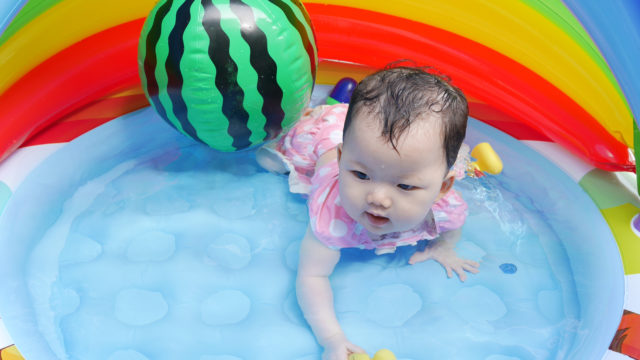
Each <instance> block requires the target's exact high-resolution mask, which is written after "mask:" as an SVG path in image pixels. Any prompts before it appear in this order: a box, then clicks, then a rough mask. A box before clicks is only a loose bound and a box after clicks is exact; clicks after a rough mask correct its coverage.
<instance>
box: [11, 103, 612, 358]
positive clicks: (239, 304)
mask: <svg viewBox="0 0 640 360" xmlns="http://www.w3.org/2000/svg"><path fill="white" fill-rule="evenodd" d="M478 131H479V130H478V128H476V127H474V125H473V124H472V126H471V129H470V132H471V135H470V136H471V137H473V133H474V132H475V133H478ZM142 134H154V137H153V138H152V139H149V138H147V137H144V136H142ZM478 136H480V135H476V137H478ZM480 137H481V136H480ZM472 145H473V144H472ZM62 151H63V152H66V153H62V154H56V155H55V156H54V157H52V158H50V159H49V160H47V161H46V162H45V164H43V165H42V166H41V167H40V169H39V170H38V171H39V172H38V173H36V174H35V175H34V176H32V177H31V178H30V179H28V180H27V181H26V182H25V184H24V185H23V186H22V187H21V188H20V190H19V191H20V193H19V194H18V193H16V195H15V197H14V198H15V199H17V201H20V204H21V208H20V210H19V211H18V210H14V211H7V213H8V215H7V216H5V217H3V221H4V222H2V223H0V225H3V224H4V229H5V230H7V229H8V230H9V231H11V234H12V238H13V239H12V240H13V241H20V242H24V243H25V244H29V245H28V246H27V247H26V248H25V249H24V250H23V251H24V253H21V254H22V255H23V256H24V259H25V262H24V266H23V267H22V268H21V270H19V271H16V272H15V273H14V274H13V275H14V279H15V280H14V281H15V283H16V284H18V285H16V287H19V284H26V290H24V292H23V294H22V295H16V297H17V300H16V301H15V303H16V304H15V306H16V307H26V308H28V309H29V310H23V312H24V313H25V315H24V316H25V317H28V318H29V319H30V320H29V321H30V322H31V324H32V325H33V327H34V328H37V329H38V333H39V335H40V338H39V339H31V338H34V336H31V338H30V339H26V337H25V338H22V336H21V335H17V337H16V336H15V335H14V338H16V342H17V343H18V345H19V347H20V349H21V350H22V351H23V353H25V355H27V354H28V353H29V351H30V350H29V349H28V347H29V346H31V345H30V344H25V345H24V346H21V345H20V342H19V341H18V339H19V338H20V340H23V341H25V342H26V341H33V342H34V344H33V345H32V346H33V349H37V350H31V351H33V352H32V353H33V354H36V353H37V354H38V356H37V357H34V358H38V359H46V358H60V359H109V360H115V359H119V360H143V359H179V358H183V359H200V360H238V359H247V360H249V359H319V357H320V348H319V347H318V345H317V344H316V343H315V340H314V338H313V336H312V334H311V332H310V329H309V328H308V326H307V325H306V323H305V321H304V319H303V318H302V315H301V312H300V310H299V308H298V305H297V302H296V300H295V294H294V278H295V271H296V267H297V257H298V255H297V252H298V247H299V242H300V239H301V237H302V235H303V233H304V231H305V229H306V223H307V214H306V206H305V203H304V200H303V199H301V198H300V197H298V196H295V195H292V194H290V193H288V191H287V184H286V179H285V178H284V177H282V176H276V175H273V174H269V173H266V172H264V171H263V170H261V169H260V168H259V167H258V166H257V165H256V163H255V158H254V154H253V152H251V151H248V152H244V153H232V154H221V153H218V152H215V151H211V150H210V149H208V148H206V147H203V146H201V145H199V144H195V143H193V142H192V141H190V140H188V139H186V138H184V137H182V136H181V135H179V134H177V133H175V131H174V130H172V129H171V128H169V127H168V126H167V125H165V124H164V123H162V122H161V121H160V120H158V118H157V117H156V116H155V115H154V114H153V112H152V111H151V110H149V109H147V110H143V111H140V112H137V113H134V114H131V115H129V116H126V117H124V118H121V119H118V120H115V121H113V122H111V123H109V124H107V125H105V126H103V127H101V128H99V129H97V130H96V131H94V132H92V133H89V134H87V135H85V136H84V137H83V138H81V139H79V140H78V141H74V142H72V143H71V144H69V145H67V146H66V147H65V148H63V150H62ZM501 151H505V150H501ZM511 152H513V153H514V154H515V155H508V156H506V157H505V160H506V161H510V160H509V159H510V157H511V156H515V158H517V150H511ZM521 160H522V159H520V161H521ZM89 164H90V165H89ZM506 166H507V169H508V167H509V163H506ZM54 170H55V172H54ZM43 174H50V176H46V177H43V176H42V175H43ZM53 174H61V175H59V176H56V175H53ZM535 175H537V174H528V173H527V172H526V171H524V172H522V171H518V172H513V173H510V172H509V170H505V174H504V175H500V176H497V177H487V178H482V179H465V180H463V181H461V182H459V183H457V184H456V189H458V190H459V191H460V192H461V193H462V195H463V197H464V198H465V199H466V200H467V202H468V203H469V209H470V210H469V217H468V220H467V222H466V224H465V226H464V228H463V236H462V240H461V241H460V243H459V244H458V246H457V250H458V252H459V253H460V254H461V255H462V256H464V257H468V258H471V259H474V260H477V261H481V267H480V273H479V274H477V275H471V276H470V277H469V279H468V280H467V282H465V283H461V282H460V281H459V280H458V279H457V278H453V279H448V278H447V277H446V274H445V272H444V270H443V269H442V268H441V267H440V266H439V265H438V264H437V263H435V262H433V261H430V262H426V263H420V264H417V265H413V266H410V265H408V264H407V261H408V259H409V257H410V256H411V254H412V253H413V251H415V248H412V247H403V248H401V249H399V251H398V252H397V253H396V254H393V255H382V256H376V255H375V254H373V253H372V252H370V251H363V250H354V249H351V250H345V251H343V258H342V260H341V262H340V263H339V265H338V267H337V268H336V271H335V273H334V275H333V276H332V279H331V280H332V286H333V288H334V291H335V303H336V305H335V306H336V311H337V314H338V317H339V319H340V321H341V324H342V325H343V328H344V330H345V332H346V333H347V335H348V336H349V337H350V339H351V340H352V341H353V342H354V343H356V344H359V345H360V346H362V347H364V348H366V349H367V350H368V351H370V352H371V353H373V352H375V351H376V350H378V349H380V348H389V349H391V350H392V351H394V352H395V354H396V356H397V357H398V359H405V360H408V359H413V360H425V359H427V360H428V359H483V360H511V359H523V360H524V359H565V358H567V356H568V355H567V354H568V353H569V352H570V351H571V350H570V349H571V348H572V347H573V346H574V338H575V336H576V333H578V332H579V331H582V330H581V329H580V323H581V321H582V319H581V312H580V306H581V304H580V303H579V301H578V295H577V293H578V290H577V289H576V282H575V280H574V278H575V276H574V274H573V273H572V269H571V267H570V261H569V258H568V255H567V251H566V249H565V246H564V245H563V244H562V242H561V238H562V237H563V236H564V235H565V234H564V233H562V232H559V231H558V229H559V228H562V226H563V221H564V219H552V218H550V215H549V214H550V213H551V211H556V210H558V211H562V212H563V211H564V209H563V208H562V207H565V206H569V205H566V204H558V203H559V202H560V203H561V202H562V199H559V198H558V197H561V196H567V195H566V193H565V192H564V191H563V190H562V189H561V188H559V189H558V190H557V193H553V192H551V193H550V192H549V190H548V189H544V190H540V191H539V192H537V193H536V192H534V193H533V195H531V193H529V194H527V193H523V188H525V187H527V188H529V187H534V188H535V187H536V186H537V185H536V181H542V180H540V179H537V176H535ZM523 179H526V181H523ZM546 181H548V180H545V182H546ZM14 207H15V206H14ZM558 207H561V208H560V209H556V208H558ZM555 221H560V223H559V224H556V223H554V224H553V225H550V223H553V222H555ZM26 222H28V223H29V226H28V227H29V229H25V228H26V227H27V226H26V224H25V223H26ZM0 228H2V227H1V226H0ZM571 231H572V230H571V229H569V230H567V232H571ZM422 245H423V244H422ZM22 255H21V256H22ZM5 275H6V272H5ZM17 293H20V292H17ZM4 306H5V308H6V303H5V304H4ZM7 322H8V324H10V323H12V322H13V323H14V324H15V319H11V318H10V319H7ZM10 331H11V329H10ZM24 347H27V348H24ZM603 351H604V350H603ZM27 358H28V357H27Z"/></svg>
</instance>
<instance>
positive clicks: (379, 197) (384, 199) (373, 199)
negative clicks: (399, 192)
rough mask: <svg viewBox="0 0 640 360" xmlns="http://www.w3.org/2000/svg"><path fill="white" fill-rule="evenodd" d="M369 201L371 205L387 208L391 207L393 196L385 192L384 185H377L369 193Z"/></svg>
mask: <svg viewBox="0 0 640 360" xmlns="http://www.w3.org/2000/svg"><path fill="white" fill-rule="evenodd" d="M367 203H368V204H369V205H371V206H379V207H383V208H385V209H388V208H390V207H391V204H392V201H391V197H389V195H388V194H387V193H386V192H385V190H384V189H383V188H382V187H376V188H375V189H373V190H372V191H370V192H369V194H367Z"/></svg>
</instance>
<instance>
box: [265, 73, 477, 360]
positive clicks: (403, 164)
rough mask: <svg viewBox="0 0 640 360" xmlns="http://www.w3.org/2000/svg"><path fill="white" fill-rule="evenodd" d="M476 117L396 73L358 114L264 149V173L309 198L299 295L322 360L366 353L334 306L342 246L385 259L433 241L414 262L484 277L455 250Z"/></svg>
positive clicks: (434, 82)
mask: <svg viewBox="0 0 640 360" xmlns="http://www.w3.org/2000/svg"><path fill="white" fill-rule="evenodd" d="M467 115H468V107H467V101H466V99H465V97H464V95H463V94H462V92H461V91H460V90H459V89H457V88H455V87H453V86H452V85H451V84H449V83H448V81H447V80H445V79H443V78H442V77H440V76H438V75H434V74H432V73H431V72H430V71H429V70H428V69H425V68H412V67H394V68H387V69H385V70H382V71H379V72H377V73H374V74H372V75H370V76H368V77H366V78H365V79H364V80H362V81H361V82H360V83H359V84H358V86H357V87H356V89H355V91H354V93H353V96H352V98H351V102H350V104H349V106H346V105H342V104H340V105H332V106H321V107H318V108H316V109H314V110H312V111H308V112H307V113H306V114H305V115H304V116H303V117H302V118H301V119H300V121H299V122H297V123H296V125H295V126H294V127H293V128H292V129H291V130H290V131H288V132H287V133H286V134H285V135H284V136H283V137H282V138H281V139H280V140H279V141H278V142H277V143H276V144H275V146H274V147H269V146H266V147H263V148H261V149H260V150H259V151H258V153H257V160H258V162H259V163H260V164H261V165H262V166H263V167H265V168H266V169H268V170H270V171H274V172H280V173H286V172H289V187H290V190H291V191H292V192H297V193H302V194H305V195H306V196H308V206H309V217H310V224H309V227H308V228H307V232H306V234H305V236H304V238H303V240H302V244H301V248H300V260H299V265H298V276H297V280H296V290H297V295H298V302H299V304H300V307H301V309H302V311H303V313H304V316H305V318H306V320H307V322H308V323H309V325H310V326H311V328H312V330H313V332H314V334H315V336H316V339H317V341H318V343H319V344H320V345H321V346H323V347H324V353H323V357H322V358H323V359H325V360H328V359H331V360H334V359H335V360H346V359H347V358H348V356H349V355H350V354H351V353H362V352H365V351H364V350H363V349H361V348H360V347H358V346H356V345H354V344H352V343H351V342H350V341H349V340H348V339H347V337H346V336H345V334H344V332H343V331H342V329H341V327H340V324H339V323H338V320H337V318H336V315H335V310H334V307H333V293H332V290H331V285H330V283H329V276H330V275H331V273H332V272H333V269H334V267H335V265H336V264H337V263H338V260H339V259H340V249H341V248H348V247H357V248H362V249H375V251H376V253H377V254H383V253H390V252H394V251H395V249H396V247H397V246H402V245H415V244H416V243H417V242H418V241H420V240H429V242H428V245H427V246H426V248H425V249H424V250H423V251H416V252H415V253H414V254H413V255H412V256H411V258H410V259H409V263H410V264H415V263H418V262H421V261H425V260H428V259H434V260H436V261H437V262H439V263H440V264H441V265H442V266H443V267H444V268H445V269H446V272H447V276H449V277H451V276H452V272H454V271H455V272H456V273H457V275H458V276H459V277H460V280H462V281H464V280H465V279H466V272H470V273H477V272H478V267H479V264H478V263H476V262H474V261H470V260H465V259H461V258H459V257H458V256H457V254H456V252H455V251H454V247H455V244H456V242H457V241H458V240H459V238H460V233H461V231H460V228H461V226H462V225H463V223H464V220H465V217H466V210H467V205H466V203H465V202H464V200H463V199H462V198H461V197H460V195H459V194H458V193H457V192H456V191H455V190H453V189H452V186H453V183H454V180H455V178H456V177H458V178H460V177H463V176H464V173H465V165H466V164H465V163H464V161H459V162H458V164H457V165H454V164H456V160H457V158H458V153H459V150H460V148H461V145H462V140H463V139H464V137H465V133H466V126H467ZM466 151H467V152H468V149H467V150H466ZM461 153H462V152H461ZM462 157H464V156H462ZM460 163H462V164H461V165H459V164H460Z"/></svg>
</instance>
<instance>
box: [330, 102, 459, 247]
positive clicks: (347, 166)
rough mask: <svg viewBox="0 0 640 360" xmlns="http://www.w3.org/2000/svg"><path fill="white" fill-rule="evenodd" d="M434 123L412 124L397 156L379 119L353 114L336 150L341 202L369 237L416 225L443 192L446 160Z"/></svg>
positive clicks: (425, 121) (398, 145)
mask: <svg viewBox="0 0 640 360" xmlns="http://www.w3.org/2000/svg"><path fill="white" fill-rule="evenodd" d="M432 120H433V119H425V120H421V121H419V122H418V123H415V124H413V125H412V127H411V128H409V129H408V130H407V131H406V132H405V133H404V134H403V135H402V136H401V137H400V139H399V141H398V143H397V144H396V145H397V149H398V152H396V151H395V150H394V149H393V147H392V146H391V144H390V143H389V142H387V141H385V139H384V138H383V137H382V136H381V135H380V134H381V127H380V124H379V121H378V120H376V119H375V118H373V117H372V116H371V115H368V114H366V113H364V114H355V117H354V119H353V122H352V123H351V126H350V127H349V130H348V131H347V134H345V138H344V139H343V141H344V143H343V144H342V145H341V147H340V148H339V149H340V150H341V151H340V155H339V156H340V160H339V167H340V174H339V184H340V199H341V203H342V206H343V207H344V209H345V210H346V212H347V214H349V216H351V217H352V218H353V219H354V220H356V221H357V222H358V223H360V224H361V225H362V226H364V228H365V229H366V230H367V231H369V233H371V234H373V235H382V234H387V233H391V232H396V231H405V230H409V229H411V228H414V227H416V226H417V225H418V224H420V223H421V222H422V221H424V219H425V217H426V216H427V214H428V213H429V210H430V209H431V206H432V205H433V203H434V202H435V201H436V200H437V199H439V197H440V196H441V195H443V194H444V192H445V191H443V190H442V189H443V183H444V182H445V181H447V182H449V181H453V178H452V177H450V176H447V177H446V178H445V173H446V170H445V169H446V160H445V156H444V151H443V149H442V139H441V136H440V132H439V129H437V128H434V126H433V125H432V124H433V122H432Z"/></svg>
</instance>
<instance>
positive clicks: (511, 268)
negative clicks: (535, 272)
mask: <svg viewBox="0 0 640 360" xmlns="http://www.w3.org/2000/svg"><path fill="white" fill-rule="evenodd" d="M500 270H502V272H503V273H505V274H515V273H516V271H518V267H517V266H515V265H514V264H510V263H504V264H502V265H500Z"/></svg>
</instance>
